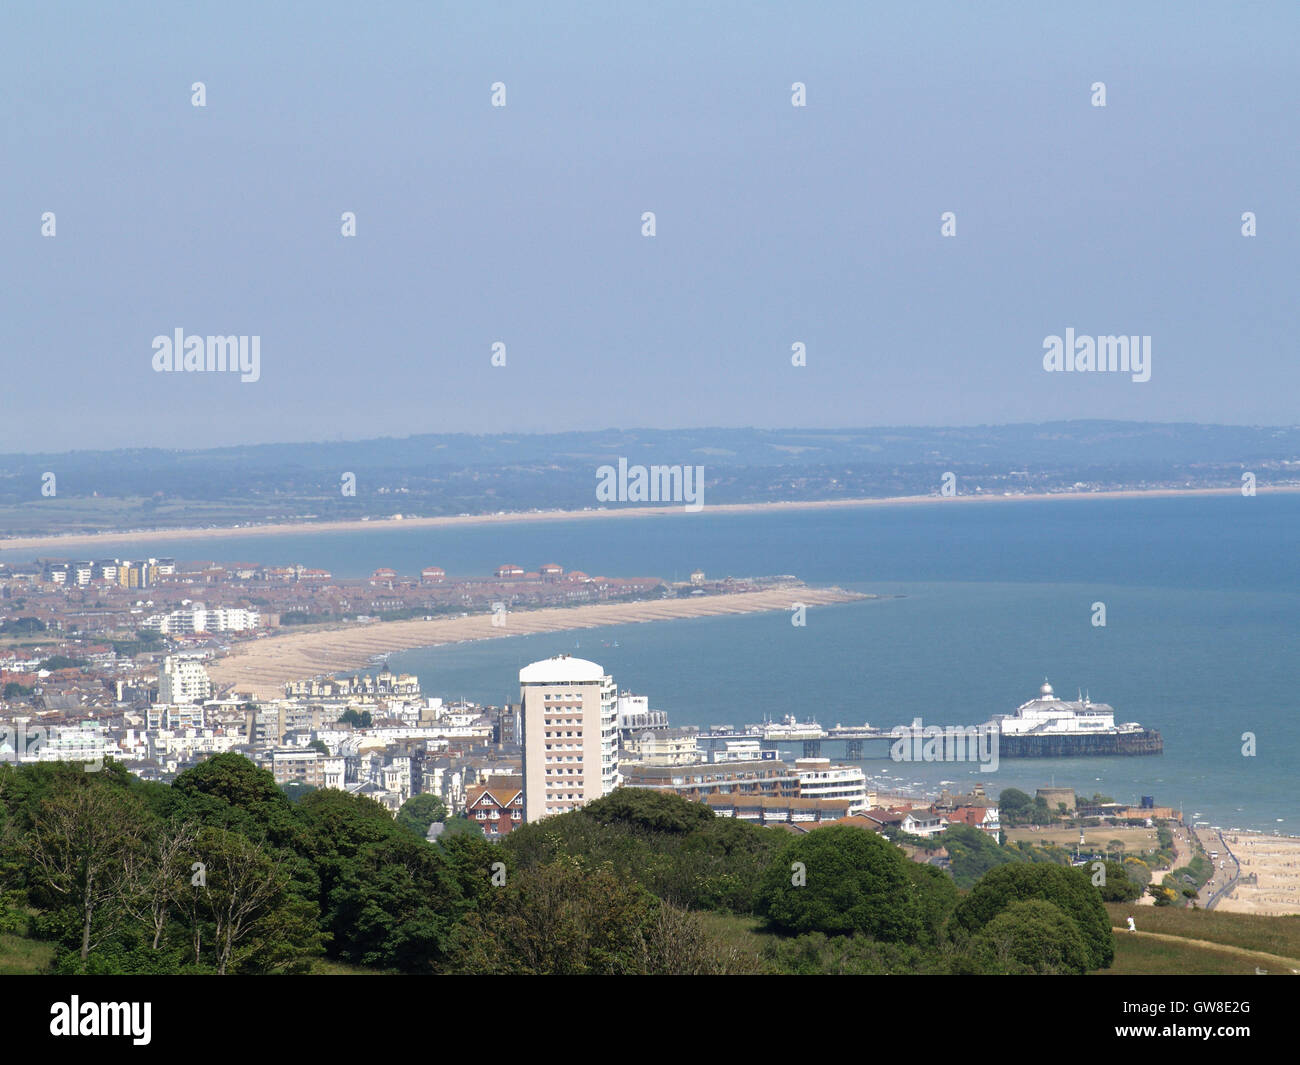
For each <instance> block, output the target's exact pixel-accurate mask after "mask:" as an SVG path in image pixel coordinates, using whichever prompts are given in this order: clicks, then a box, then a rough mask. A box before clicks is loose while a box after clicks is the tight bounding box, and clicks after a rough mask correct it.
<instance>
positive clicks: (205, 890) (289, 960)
mask: <svg viewBox="0 0 1300 1065" xmlns="http://www.w3.org/2000/svg"><path fill="white" fill-rule="evenodd" d="M196 851H197V853H198V854H199V855H200V861H202V863H203V866H204V877H203V883H201V884H198V885H194V886H193V890H194V899H195V900H196V902H195V903H194V904H192V905H191V907H190V914H191V920H193V921H194V922H195V923H194V928H195V931H196V934H195V937H194V942H195V945H196V951H195V962H196V964H197V963H199V962H200V961H201V954H200V949H199V948H200V946H201V940H200V938H199V936H198V935H197V929H198V927H199V920H201V919H203V918H206V919H207V921H208V922H210V927H211V931H212V945H213V951H214V955H215V968H216V971H217V974H218V975H219V976H224V975H225V974H226V973H228V972H230V971H232V968H235V967H240V968H247V969H250V970H252V971H263V972H265V971H269V970H274V969H280V968H285V967H288V968H294V967H296V966H295V964H294V963H295V962H299V961H301V959H302V958H303V957H304V956H310V955H311V954H314V953H317V952H319V950H320V942H321V936H320V935H319V933H318V931H317V929H316V924H315V920H314V914H313V913H312V907H310V906H307V905H305V904H304V903H303V900H301V899H297V898H294V897H293V896H292V895H291V893H290V892H289V890H288V889H289V876H288V870H287V867H286V863H285V860H284V857H283V856H282V855H280V854H279V853H277V852H274V851H267V850H264V849H263V848H261V847H259V846H258V845H257V844H256V843H254V842H253V841H252V840H250V839H248V838H247V837H245V836H242V835H240V834H239V833H237V832H228V831H226V830H225V829H221V828H204V829H202V830H201V831H200V832H199V834H198V838H197V840H196Z"/></svg>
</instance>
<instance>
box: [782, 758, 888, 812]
mask: <svg viewBox="0 0 1300 1065" xmlns="http://www.w3.org/2000/svg"><path fill="white" fill-rule="evenodd" d="M794 768H795V772H796V773H797V774H798V776H799V798H801V799H848V800H849V814H850V816H851V815H853V814H860V813H862V812H863V811H864V810H866V809H868V808H869V807H870V806H871V804H870V802H868V801H867V776H866V774H865V773H864V772H863V771H862V770H861V769H859V768H858V767H857V766H855V765H831V760H830V759H829V758H797V759H795V763H794Z"/></svg>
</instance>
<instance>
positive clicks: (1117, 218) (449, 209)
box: [0, 2, 1300, 452]
mask: <svg viewBox="0 0 1300 1065" xmlns="http://www.w3.org/2000/svg"><path fill="white" fill-rule="evenodd" d="M701 8H707V10H701ZM1066 8H1071V9H1073V10H1071V11H1067V10H1065V9H1066ZM917 9H923V10H921V11H918V10H917ZM1298 28H1300V4H1296V3H1294V2H1287V3H1275V4H1244V3H1224V4H1160V5H1155V4H1142V3H1132V2H1122V3H1118V4H1097V3H1089V4H1076V5H1064V4H1060V5H1058V4H1052V5H1045V4H1029V3H1025V4H1007V5H1001V4H989V3H978V4H974V3H966V2H962V3H956V4H942V5H941V4H890V5H888V6H887V7H886V6H885V5H877V4H866V3H852V4H814V3H791V4H700V3H685V4H663V3H656V4H653V5H649V4H646V5H636V7H635V8H634V5H631V4H628V3H621V2H615V3H610V4H590V5H582V6H577V5H573V6H570V5H564V4H554V3H547V4H536V3H528V4H522V3H521V4H479V3H454V4H432V3H429V4H424V3H420V4H364V5H356V6H355V7H354V6H353V5H348V6H346V7H344V6H342V5H333V4H327V3H303V4H292V5H291V4H274V5H273V4H263V3H252V4H240V3H230V2H221V3H214V4H202V5H198V4H183V5H182V4H175V3H162V4H156V5H143V4H131V3H125V4H112V5H98V4H95V5H92V4H89V3H85V4H75V5H59V4H51V3H43V2H42V3H18V4H15V3H8V4H6V5H5V7H4V11H3V13H0V246H2V247H3V255H2V257H0V351H3V360H4V375H3V378H2V379H0V387H2V390H3V397H4V398H3V405H2V407H0V414H2V415H3V417H2V418H0V426H2V429H0V452H3V451H13V450H38V449H42V450H43V449H53V450H62V449H65V448H81V447H95V446H132V445H141V446H143V445H163V446H179V447H191V446H207V445H216V444H222V443H234V442H237V441H241V440H250V441H277V440H310V439H337V438H355V437H363V436H375V435H405V434H408V433H414V432H426V431H442V430H458V431H459V430H463V431H471V432H496V431H502V430H520V431H547V430H558V429H565V428H600V427H605V426H622V427H630V426H659V427H672V426H678V425H732V426H743V425H756V426H792V425H806V426H837V425H888V424H979V423H1001V422H1011V421H1036V420H1046V419H1054V418H1061V417H1113V418H1132V419H1150V420H1198V421H1218V422H1232V423H1251V424H1256V423H1260V424H1284V423H1285V424H1293V423H1295V422H1297V421H1300V418H1298V417H1297V396H1300V360H1298V358H1297V356H1298V355H1300V351H1298V350H1297V337H1300V310H1298V309H1297V308H1298V307H1300V300H1298V299H1297V283H1298V282H1300V269H1298V268H1297V263H1298V261H1300V256H1298V255H1297V248H1298V247H1300V219H1298V217H1297V215H1298V211H1300V204H1298V202H1297V197H1298V194H1300V118H1298V117H1297V116H1298V105H1300V59H1298V58H1297V57H1298V56H1300V33H1298V32H1297V30H1298ZM195 81H202V82H204V83H205V85H206V89H207V106H206V107H204V108H196V107H192V106H191V103H190V86H191V83H193V82H195ZM496 81H502V82H504V83H505V84H506V87H507V106H506V107H505V108H500V109H499V108H493V107H492V106H491V101H490V86H491V84H492V83H493V82H496ZM795 81H802V82H804V83H806V85H807V101H808V105H807V107H806V108H794V107H792V106H791V102H790V97H791V84H792V83H793V82H795ZM1094 81H1103V82H1105V84H1106V91H1107V106H1106V107H1105V108H1096V107H1093V106H1091V104H1090V85H1091V84H1092V83H1093V82H1094ZM45 211H53V212H55V213H56V217H57V236H55V237H54V238H47V237H42V236H41V232H40V226H41V215H42V213H43V212H45ZM344 211H355V212H356V214H357V227H358V235H357V236H356V237H355V238H344V237H342V236H341V235H340V224H341V223H340V215H341V214H342V212H344ZM643 211H654V212H656V215H657V223H658V234H657V235H656V236H655V237H654V238H652V239H651V238H646V237H643V236H642V235H641V221H640V219H641V213H642V212H643ZM944 211H954V212H956V215H957V235H956V237H954V238H943V237H941V236H940V215H941V213H942V212H944ZM1243 211H1254V212H1256V215H1257V218H1258V236H1256V237H1254V238H1249V239H1248V238H1245V237H1243V236H1242V235H1241V232H1240V230H1241V221H1240V216H1241V214H1242V212H1243ZM178 327H180V328H183V329H184V330H186V332H187V333H190V334H249V335H252V334H256V335H258V336H260V337H261V338H262V339H261V380H260V381H258V382H256V383H248V384H245V383H240V381H239V380H238V378H237V377H236V376H234V375H224V376H220V377H218V376H216V375H209V374H179V373H173V374H160V373H155V372H154V371H153V369H152V367H151V358H152V349H151V343H152V340H153V338H154V337H155V336H156V335H159V334H170V333H171V332H172V331H173V330H174V329H176V328H178ZM1066 327H1073V328H1074V329H1075V330H1076V331H1077V332H1078V333H1080V334H1092V335H1099V334H1108V333H1123V334H1149V335H1150V336H1151V337H1152V356H1153V358H1152V376H1151V380H1150V381H1149V382H1147V383H1145V384H1139V383H1134V382H1132V381H1131V380H1130V379H1129V378H1128V376H1126V375H1112V374H1092V375H1080V374H1051V373H1046V372H1045V371H1044V370H1043V367H1042V353H1043V339H1044V337H1045V336H1047V335H1049V334H1063V333H1064V331H1065V329H1066ZM494 341H503V342H505V344H506V345H507V365H506V366H505V367H504V368H494V367H492V366H491V365H490V362H489V359H490V353H491V351H490V349H491V345H492V343H493V342H494ZM795 341H803V342H804V343H806V344H807V351H808V365H807V366H806V367H801V368H796V367H792V366H791V365H790V346H791V344H792V343H794V342H795Z"/></svg>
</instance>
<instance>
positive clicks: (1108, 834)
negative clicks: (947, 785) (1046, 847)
mask: <svg viewBox="0 0 1300 1065" xmlns="http://www.w3.org/2000/svg"><path fill="white" fill-rule="evenodd" d="M1007 838H1008V839H1010V840H1014V841H1015V842H1017V843H1018V842H1020V841H1021V840H1025V841H1027V842H1029V843H1054V844H1056V845H1057V846H1058V847H1067V848H1070V849H1073V848H1074V847H1075V846H1076V845H1077V844H1078V842H1079V830H1078V829H1077V828H1040V829H1039V830H1038V831H1036V832H1035V831H1034V830H1033V829H1030V828H1009V829H1007ZM1113 839H1117V840H1120V841H1121V842H1122V843H1123V844H1124V851H1125V853H1127V854H1140V853H1142V852H1143V851H1153V850H1155V849H1156V848H1157V847H1159V845H1160V842H1159V840H1158V839H1157V838H1156V830H1155V829H1154V828H1119V827H1116V826H1114V825H1101V826H1100V827H1096V828H1085V829H1084V830H1083V840H1084V846H1085V848H1086V849H1094V848H1095V849H1096V850H1105V849H1106V846H1107V844H1109V843H1110V841H1111V840H1113Z"/></svg>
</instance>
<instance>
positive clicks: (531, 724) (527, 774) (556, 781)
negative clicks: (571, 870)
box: [519, 655, 620, 821]
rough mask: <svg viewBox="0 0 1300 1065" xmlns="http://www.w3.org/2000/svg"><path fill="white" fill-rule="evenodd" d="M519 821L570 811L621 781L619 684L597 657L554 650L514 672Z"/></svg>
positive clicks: (533, 819) (609, 790)
mask: <svg viewBox="0 0 1300 1065" xmlns="http://www.w3.org/2000/svg"><path fill="white" fill-rule="evenodd" d="M519 688H520V694H519V702H520V704H521V716H522V719H523V749H524V820H525V821H538V820H540V819H541V818H543V817H549V816H551V815H553V814H562V813H568V812H569V811H570V810H576V809H577V808H578V807H579V806H581V805H582V804H583V803H586V802H590V801H591V800H592V799H598V798H600V797H601V796H602V795H608V794H609V793H610V792H612V791H613V790H614V789H615V788H617V787H618V786H619V783H620V780H619V773H618V689H617V688H616V687H615V685H614V680H613V678H612V677H610V676H608V675H606V673H605V671H604V669H602V668H601V667H600V666H598V665H597V664H596V663H595V662H588V661H586V660H585V659H582V658H571V657H570V656H568V655H559V656H557V657H555V658H548V659H545V660H544V661H541V662H534V663H533V664H532V665H529V666H525V667H524V668H523V669H521V670H520V671H519Z"/></svg>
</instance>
